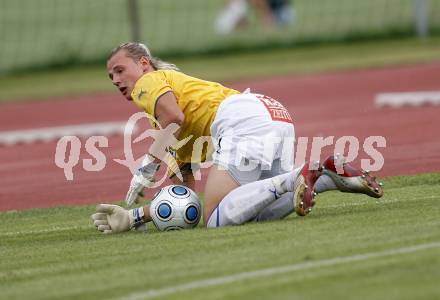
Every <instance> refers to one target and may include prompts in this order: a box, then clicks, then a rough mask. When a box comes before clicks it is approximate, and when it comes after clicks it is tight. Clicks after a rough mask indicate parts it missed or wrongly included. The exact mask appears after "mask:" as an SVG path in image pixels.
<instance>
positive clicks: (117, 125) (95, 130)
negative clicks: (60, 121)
mask: <svg viewBox="0 0 440 300" xmlns="http://www.w3.org/2000/svg"><path fill="white" fill-rule="evenodd" d="M126 123H127V122H105V123H89V124H81V125H68V126H59V127H46V128H37V129H25V130H12V131H1V132H0V145H15V144H18V143H25V144H27V143H33V142H38V141H40V142H50V141H55V140H57V139H59V138H61V137H63V136H68V135H74V136H78V137H89V136H92V135H103V136H110V135H114V134H124V128H125V124H126Z"/></svg>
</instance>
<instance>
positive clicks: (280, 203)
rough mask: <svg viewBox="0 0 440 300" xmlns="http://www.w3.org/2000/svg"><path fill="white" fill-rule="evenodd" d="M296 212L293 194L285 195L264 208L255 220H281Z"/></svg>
mask: <svg viewBox="0 0 440 300" xmlns="http://www.w3.org/2000/svg"><path fill="white" fill-rule="evenodd" d="M294 210H295V207H294V205H293V193H292V192H288V193H285V194H283V195H282V196H281V197H280V198H279V199H277V201H275V202H273V203H272V204H270V205H268V206H266V207H265V208H263V209H262V210H261V211H260V213H259V214H258V215H257V217H256V218H255V221H256V222H262V221H272V220H281V219H284V218H285V217H287V216H288V215H290V214H291V213H292V212H293V211H294Z"/></svg>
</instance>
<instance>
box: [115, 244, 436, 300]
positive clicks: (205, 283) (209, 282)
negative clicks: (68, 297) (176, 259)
mask: <svg viewBox="0 0 440 300" xmlns="http://www.w3.org/2000/svg"><path fill="white" fill-rule="evenodd" d="M434 248H440V242H434V243H426V244H420V245H415V246H409V247H402V248H394V249H388V250H384V251H378V252H369V253H363V254H357V255H352V256H342V257H335V258H330V259H322V260H316V261H310V262H303V263H297V264H292V265H287V266H280V267H275V268H267V269H261V270H256V271H250V272H243V273H236V274H231V275H227V276H221V277H215V278H210V279H203V280H195V281H191V282H188V283H184V284H179V285H174V286H169V287H166V288H162V289H157V290H146V291H143V292H137V293H132V294H129V295H127V296H123V297H121V298H116V299H120V300H137V299H152V298H157V297H162V296H167V295H171V294H175V293H177V292H185V291H189V290H194V289H199V288H206V287H212V286H219V285H224V284H228V283H235V282H237V281H241V280H247V279H256V278H261V277H267V276H273V275H280V274H284V273H290V272H295V271H300V270H307V269H312V268H318V267H329V266H334V265H339V264H346V263H350V262H358V261H364V260H368V259H372V258H379V257H386V256H392V255H399V254H408V253H413V252H417V251H422V250H428V249H434Z"/></svg>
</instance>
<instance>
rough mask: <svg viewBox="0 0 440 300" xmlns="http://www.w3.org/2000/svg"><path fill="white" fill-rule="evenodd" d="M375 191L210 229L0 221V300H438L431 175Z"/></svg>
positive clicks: (438, 182)
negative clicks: (104, 228)
mask: <svg viewBox="0 0 440 300" xmlns="http://www.w3.org/2000/svg"><path fill="white" fill-rule="evenodd" d="M384 182H385V196H384V197H383V198H382V199H380V200H376V199H372V198H368V197H366V196H364V195H353V194H345V193H337V192H328V193H325V194H322V195H319V196H318V198H317V201H318V204H317V206H316V208H315V210H314V211H313V212H312V214H311V215H310V216H308V217H305V218H300V217H296V216H293V215H292V216H289V217H288V218H286V219H284V220H280V221H274V222H267V223H251V224H247V225H244V226H235V227H227V228H220V229H211V230H206V229H204V228H197V229H195V230H186V231H180V232H165V233H161V232H158V231H157V230H155V229H153V228H152V226H151V225H150V227H149V228H150V231H149V232H148V233H138V232H129V233H125V234H118V235H111V236H104V235H102V234H100V233H98V232H97V231H96V230H95V229H94V227H93V226H92V224H91V221H90V219H89V216H90V214H92V213H93V210H94V206H80V207H61V208H53V209H34V210H28V211H20V212H4V213H0V224H2V226H1V228H0V241H1V242H0V291H1V292H0V299H151V298H155V299H192V300H195V299H387V300H389V299H399V300H401V299H440V288H439V282H440V196H439V194H440V173H436V174H425V175H419V176H407V177H394V178H388V179H387V180H385V181H384ZM413 247H416V248H413Z"/></svg>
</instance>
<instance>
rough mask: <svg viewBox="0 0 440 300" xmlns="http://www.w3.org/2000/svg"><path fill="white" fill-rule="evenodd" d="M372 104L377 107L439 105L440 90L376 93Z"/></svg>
mask: <svg viewBox="0 0 440 300" xmlns="http://www.w3.org/2000/svg"><path fill="white" fill-rule="evenodd" d="M374 104H375V105H376V106H377V107H383V106H390V107H401V106H404V105H409V106H421V105H425V104H431V105H439V104H440V91H423V92H410V93H408V92H405V93H381V94H377V95H376V97H375V99H374Z"/></svg>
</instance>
